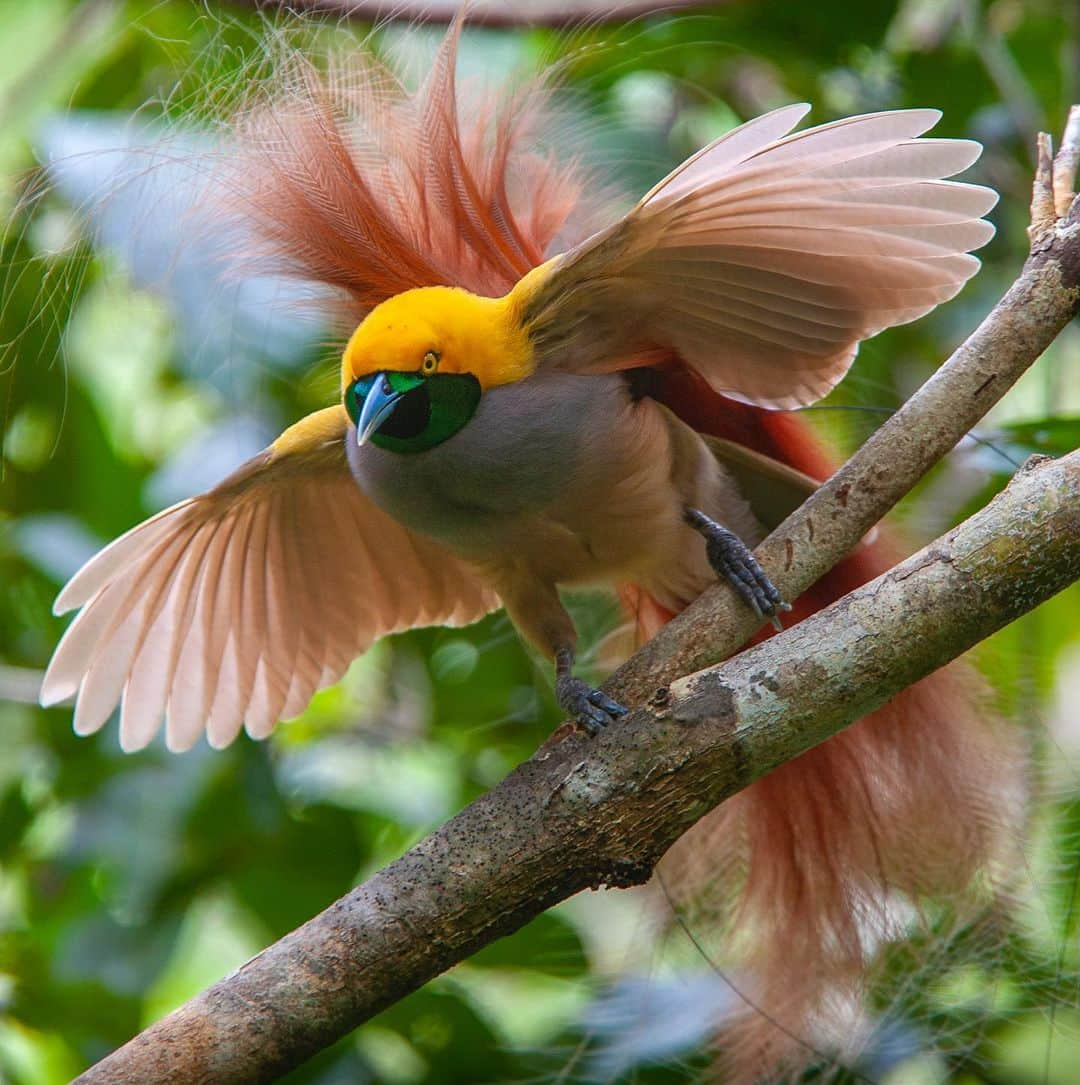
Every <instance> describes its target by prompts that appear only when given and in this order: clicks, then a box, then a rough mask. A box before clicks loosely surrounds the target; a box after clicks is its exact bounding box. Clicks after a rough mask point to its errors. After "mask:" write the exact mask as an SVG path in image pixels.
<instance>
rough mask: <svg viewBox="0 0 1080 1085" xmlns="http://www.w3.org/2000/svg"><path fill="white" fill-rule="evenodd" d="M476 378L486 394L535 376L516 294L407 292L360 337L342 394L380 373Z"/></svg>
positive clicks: (382, 309)
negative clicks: (460, 374)
mask: <svg viewBox="0 0 1080 1085" xmlns="http://www.w3.org/2000/svg"><path fill="white" fill-rule="evenodd" d="M435 368H437V370H438V372H440V373H471V374H472V375H473V376H474V377H476V379H477V380H478V381H479V382H480V386H481V388H483V389H488V388H493V387H496V386H497V385H500V384H509V383H511V382H513V381H518V380H521V379H522V378H524V377H527V376H528V375H529V374H530V373H531V372H532V370H533V351H532V346H531V344H530V342H529V337H528V335H527V334H526V332H525V330H524V328H522V326H521V323H520V321H519V320H518V318H517V306H516V304H515V303H514V295H513V293H511V294H508V295H507V296H506V297H504V298H482V297H479V296H478V295H476V294H470V293H469V292H468V291H467V290H460V289H458V288H457V287H450V286H425V287H419V288H417V289H415V290H407V291H405V292H404V293H402V294H397V295H396V296H395V297H392V298H389V299H388V300H386V301H384V302H383V303H382V304H381V305H377V306H376V307H375V308H374V309H372V310H371V312H370V313H369V314H368V315H367V317H366V318H365V319H364V321H363V323H361V325H360V326H359V327H358V328H357V329H356V331H355V332H353V335H352V338H351V339H350V340H349V343H348V346H346V348H345V354H344V356H343V358H342V373H341V380H342V387H343V388H347V387H348V386H349V385H350V384H351V383H352V382H353V381H355V380H357V379H358V378H360V377H365V376H368V375H369V374H371V373H378V372H405V373H415V372H421V373H428V372H433V371H434V369H435Z"/></svg>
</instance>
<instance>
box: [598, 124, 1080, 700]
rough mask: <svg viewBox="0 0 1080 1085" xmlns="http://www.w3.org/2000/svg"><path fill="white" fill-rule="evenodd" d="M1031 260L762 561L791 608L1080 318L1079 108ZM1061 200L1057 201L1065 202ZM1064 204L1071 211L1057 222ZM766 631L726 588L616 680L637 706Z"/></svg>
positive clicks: (1040, 180) (1040, 197) (1039, 188)
mask: <svg viewBox="0 0 1080 1085" xmlns="http://www.w3.org/2000/svg"><path fill="white" fill-rule="evenodd" d="M1039 141H1040V143H1039V148H1040V155H1039V166H1038V171H1037V174H1036V177H1035V182H1034V195H1033V199H1032V225H1031V227H1030V229H1029V231H1028V233H1029V236H1030V238H1031V254H1030V256H1029V257H1028V259H1027V262H1026V263H1025V265H1024V269H1023V271H1022V273H1021V275H1020V278H1018V279H1017V280H1016V282H1015V283H1013V285H1012V287H1011V288H1010V289H1009V291H1008V292H1007V293H1006V294H1005V296H1004V297H1003V298H1002V299H1001V301H999V302H998V303H997V305H996V306H994V308H993V310H992V311H991V312H990V314H989V315H988V316H987V317H986V319H985V320H984V321H983V322H982V323H981V324H980V325H979V327H978V328H976V329H975V331H974V332H972V334H971V335H970V336H968V338H967V339H966V340H965V341H964V342H963V343H962V344H961V345H960V346H959V347H958V348H957V349H956V350H955V351H954V352H953V354H952V356H951V357H950V358H949V359H948V361H946V362H945V364H944V365H942V366H941V368H940V369H938V370H937V371H936V372H935V373H934V375H933V376H932V377H931V378H930V379H929V380H928V381H927V382H926V383H925V384H924V385H923V386H922V387H921V388H920V389H919V390H918V391H917V392H916V393H915V394H914V395H913V396H912V397H911V398H910V399H909V400H908V401H907V402H906V403H905V404H904V405H903V406H902V407H901V408H900V409H899V410H898V411H897V412H896V413H895V414H894V415H893V416H892V417H891V418H890V419H889V420H888V421H887V422H885V423H884V424H883V425H882V426H881V427H880V428H879V429H878V430H877V431H876V432H875V433H874V434H873V435H872V436H871V437H870V439H869V440H868V441H867V442H866V443H865V444H864V445H863V446H862V448H860V449H859V450H858V451H857V452H856V453H855V454H854V455H853V456H852V457H851V459H850V460H848V462H847V463H845V464H844V466H843V467H841V468H840V470H839V471H837V472H836V474H835V475H833V477H832V478H831V479H829V481H828V482H826V483H825V484H824V485H823V486H822V487H821V488H820V489H819V490H818V491H817V492H816V493H814V494H813V495H812V496H811V497H810V499H809V500H807V501H806V502H804V503H803V505H802V506H801V507H800V508H798V509H796V511H795V512H793V513H792V514H791V515H790V516H789V517H788V518H787V519H786V520H785V521H784V522H783V523H782V524H781V525H780V526H779V527H778V528H777V529H776V530H775V531H774V532H773V533H772V534H771V535H770V536H769V537H768V538H767V539H766V540H765V541H764V542H763V543H762V544H761V545H760V546H759V547H758V548H757V550H756V551H755V553H756V556H757V558H758V560H759V561H760V563H761V564H762V566H763V567H764V568H765V570H766V572H768V574H769V576H770V577H771V579H772V581H773V583H774V584H775V585H776V586H777V587H778V588H779V589H780V592H781V593H782V594H783V596H784V598H785V599H796V598H798V597H799V596H800V595H801V594H802V593H803V592H804V591H806V589H807V588H809V587H810V586H811V585H812V584H813V583H815V581H817V580H818V579H820V578H821V577H822V576H823V575H824V574H825V573H826V572H828V571H829V570H830V569H831V568H832V567H833V566H834V565H836V563H837V562H839V561H840V560H841V559H842V558H843V557H844V555H845V554H847V553H849V552H850V551H851V550H852V549H854V547H855V546H857V545H858V543H859V541H860V540H861V539H862V538H863V536H864V535H866V533H867V532H868V531H869V530H870V529H871V528H872V527H873V526H874V525H875V524H876V523H878V521H879V520H881V519H882V518H883V517H885V516H886V515H887V514H888V513H889V512H890V510H891V509H892V508H893V507H894V506H895V505H896V503H897V502H898V501H900V499H901V498H903V497H905V496H906V495H907V494H908V493H909V492H910V491H911V489H912V488H913V487H914V486H915V484H916V483H917V482H918V481H919V480H920V479H921V478H922V477H923V475H925V474H926V472H927V471H929V470H930V468H931V467H933V466H934V464H936V463H937V462H938V461H939V460H941V459H942V458H943V457H944V456H945V455H946V454H947V453H948V452H949V451H950V450H951V449H952V448H954V447H955V446H956V445H957V444H958V443H959V442H960V441H961V440H962V439H963V438H964V437H965V436H966V434H967V433H968V431H969V430H970V429H972V428H973V427H974V426H975V425H976V424H977V423H978V422H979V421H980V419H982V418H983V417H984V416H985V414H986V412H987V411H989V410H990V408H991V407H993V406H994V404H995V403H997V402H998V400H1000V399H1001V397H1002V396H1004V395H1005V393H1006V392H1007V391H1008V390H1009V389H1010V388H1011V387H1012V386H1013V385H1014V384H1015V383H1016V382H1017V381H1018V380H1019V379H1020V377H1021V376H1023V374H1024V373H1025V372H1026V371H1027V369H1028V368H1029V367H1030V366H1031V365H1032V364H1033V363H1034V362H1035V360H1036V359H1037V358H1038V357H1039V355H1040V354H1042V352H1043V351H1044V350H1045V349H1046V348H1047V347H1048V346H1049V345H1050V344H1051V343H1052V342H1053V341H1054V339H1055V338H1056V337H1057V336H1058V334H1059V333H1060V332H1061V330H1062V329H1063V328H1064V327H1065V326H1066V325H1067V324H1068V323H1069V321H1070V320H1071V319H1072V318H1073V316H1075V315H1076V313H1077V312H1078V311H1080V236H1078V235H1080V200H1078V199H1077V198H1076V197H1075V196H1074V195H1072V193H1073V191H1074V185H1075V180H1076V168H1077V161H1078V155H1080V106H1073V107H1072V109H1071V111H1070V113H1069V123H1068V126H1067V127H1066V130H1065V136H1064V139H1063V141H1062V146H1061V150H1060V151H1059V152H1058V155H1057V158H1056V160H1055V159H1052V158H1051V156H1050V137H1049V136H1048V135H1046V134H1045V133H1041V134H1040V136H1039ZM1055 194H1056V196H1055ZM1055 202H1056V203H1057V204H1058V206H1062V207H1063V208H1064V210H1063V212H1062V214H1061V215H1060V216H1058V215H1057V214H1056V211H1055ZM759 625H760V622H759V621H758V620H757V619H755V618H754V616H753V615H752V614H751V613H750V612H749V611H748V610H747V608H746V606H745V605H744V604H743V602H742V601H741V600H740V599H739V597H738V596H737V595H736V594H735V592H734V591H733V590H732V589H731V588H730V587H729V586H728V585H726V584H717V585H716V586H714V587H713V588H710V589H709V590H708V591H707V592H705V593H704V594H703V595H702V596H701V598H700V599H698V600H696V601H695V602H694V603H693V604H692V605H691V606H690V607H688V608H687V609H686V610H684V611H683V612H682V613H681V614H679V615H678V616H677V617H676V618H675V619H674V620H673V621H671V622H669V623H668V624H667V625H666V626H665V627H664V628H663V629H662V630H661V631H660V632H659V633H658V634H657V635H656V636H655V637H653V639H652V640H651V641H650V642H649V643H648V644H646V645H645V646H644V647H643V648H642V649H641V650H640V651H638V652H636V653H635V654H634V655H633V656H632V657H631V658H630V659H629V660H627V662H626V663H625V664H623V666H621V667H620V668H619V669H618V670H617V671H616V672H615V673H614V675H612V677H611V679H610V681H609V683H607V685H606V688H610V689H611V690H613V691H615V692H616V693H617V695H618V696H619V697H620V698H622V699H623V700H624V701H628V702H630V703H634V702H635V701H640V700H642V699H644V698H646V697H648V696H650V695H651V694H652V693H653V692H654V691H655V690H656V689H658V688H660V687H662V686H664V685H666V684H667V683H668V682H670V681H672V680H673V679H675V678H677V677H678V676H679V675H681V674H686V673H688V672H689V671H694V670H698V669H699V668H701V667H704V666H706V665H707V664H709V663H712V662H715V661H716V660H718V659H724V658H725V657H727V656H729V655H730V654H731V653H732V652H734V651H736V650H737V649H739V648H740V647H741V646H742V645H743V644H745V643H746V641H747V640H748V639H749V637H750V636H751V635H752V634H753V633H754V631H755V629H756V628H757V627H758V626H759Z"/></svg>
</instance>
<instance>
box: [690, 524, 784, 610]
mask: <svg viewBox="0 0 1080 1085" xmlns="http://www.w3.org/2000/svg"><path fill="white" fill-rule="evenodd" d="M687 520H688V522H689V523H690V524H691V525H692V526H693V527H694V528H696V529H697V530H698V531H700V532H701V534H702V535H703V536H704V537H705V554H706V556H707V557H708V559H709V565H710V566H712V569H713V572H715V573H716V575H717V576H719V577H720V578H721V579H723V580H726V581H727V582H728V583H729V584H730V585H731V586H732V587H733V588H734V589H735V590H736V591H737V592H738V593H739V596H740V598H741V599H742V600H743V602H744V603H746V605H747V606H748V607H750V609H751V610H753V612H754V613H755V614H756V615H757V616H758V617H759V618H768V619H769V621H770V622H771V623H772V626H773V628H774V629H777V630H780V629H782V628H783V626H782V625H781V624H780V614H782V613H783V612H784V611H788V610H791V604H790V603H786V602H784V599H783V596H781V594H780V592H779V591H778V590H777V587H776V585H775V584H773V582H772V581H771V580H770V579H769V577H768V575H767V574H766V572H765V570H764V569H763V568H762V567H761V566H760V565H759V564H758V560H757V558H755V557H754V555H753V553H752V552H751V550H750V548H749V547H748V546H747V545H746V543H744V542H743V541H742V539H740V538H739V536H738V535H736V534H735V533H734V532H733V531H728V529H727V528H726V527H722V526H721V525H720V524H718V523H716V522H715V521H713V520H710V519H709V518H708V517H707V516H705V515H704V514H703V513H699V512H695V513H694V515H693V516H691V515H690V514H689V513H688V515H687Z"/></svg>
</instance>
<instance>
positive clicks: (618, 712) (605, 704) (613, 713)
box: [555, 674, 629, 735]
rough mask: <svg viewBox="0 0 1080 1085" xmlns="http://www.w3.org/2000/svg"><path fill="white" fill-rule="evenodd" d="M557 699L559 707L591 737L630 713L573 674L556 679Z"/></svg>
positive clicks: (562, 675) (561, 675)
mask: <svg viewBox="0 0 1080 1085" xmlns="http://www.w3.org/2000/svg"><path fill="white" fill-rule="evenodd" d="M555 699H556V700H557V701H558V702H559V707H560V708H561V709H562V710H563V711H564V712H565V713H566V714H567V715H568V716H573V717H574V719H575V720H577V722H578V723H580V724H581V726H582V727H584V728H585V730H586V731H588V732H589V734H590V735H596V734H599V733H600V732H601V731H602V730H603V729H604V728H605V727H607V725H608V724H609V723H614V722H615V721H616V720H617V719H620V718H621V717H622V716H625V715H626V713H627V712H628V711H629V709H627V708H626V707H625V706H623V705H621V704H619V702H618V701H614V700H612V699H611V698H610V697H609V696H608V695H607V694H606V693H604V692H603V691H602V690H598V689H594V688H593V687H592V686H590V685H589V684H588V682H583V681H582V680H581V679H580V678H575V677H574V676H573V675H572V674H560V675H559V676H558V677H557V678H556V679H555Z"/></svg>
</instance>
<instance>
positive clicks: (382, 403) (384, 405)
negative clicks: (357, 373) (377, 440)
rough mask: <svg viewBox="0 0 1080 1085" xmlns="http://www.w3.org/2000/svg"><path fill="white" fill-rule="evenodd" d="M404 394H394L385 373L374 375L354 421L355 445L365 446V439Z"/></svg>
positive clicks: (392, 409) (392, 411) (386, 417)
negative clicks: (373, 380) (373, 379)
mask: <svg viewBox="0 0 1080 1085" xmlns="http://www.w3.org/2000/svg"><path fill="white" fill-rule="evenodd" d="M403 395H405V393H404V392H395V391H394V389H393V388H391V387H390V379H389V377H387V375H386V374H385V373H376V374H375V383H374V384H372V386H371V391H370V392H368V394H367V396H366V397H365V398H364V405H363V407H361V408H360V417H359V418H358V419H357V420H356V443H357V444H358V445H362V444H366V443H367V439H368V438H369V437H370V436H371V435H372V434H373V433H374V432H375V431H376V430H377V429H378V428H379V427H380V426H381V425H382V424H383V422H385V421H386V420H387V419H388V418H389V417H390V415H391V414H393V413H394V408H395V407H396V406H397V404H398V400H400V399H401V397H402V396H403Z"/></svg>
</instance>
